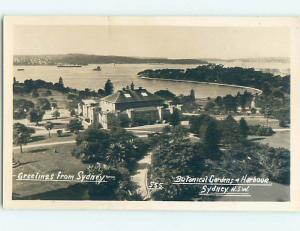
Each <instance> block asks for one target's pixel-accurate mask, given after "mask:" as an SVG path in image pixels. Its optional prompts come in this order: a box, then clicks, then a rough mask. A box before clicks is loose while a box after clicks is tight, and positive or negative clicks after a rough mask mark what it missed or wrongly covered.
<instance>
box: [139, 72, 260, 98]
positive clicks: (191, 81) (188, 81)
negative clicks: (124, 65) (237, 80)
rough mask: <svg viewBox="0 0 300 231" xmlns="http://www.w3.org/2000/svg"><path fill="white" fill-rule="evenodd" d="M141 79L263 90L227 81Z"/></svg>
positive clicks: (258, 91)
mask: <svg viewBox="0 0 300 231" xmlns="http://www.w3.org/2000/svg"><path fill="white" fill-rule="evenodd" d="M138 77H139V78H141V79H145V80H161V81H172V82H185V83H196V84H208V85H218V86H226V87H235V88H242V89H248V90H252V91H255V92H257V93H258V95H261V94H262V90H260V89H257V88H254V87H246V86H240V85H235V84H226V83H211V82H198V81H194V80H182V79H161V78H150V77H145V76H138Z"/></svg>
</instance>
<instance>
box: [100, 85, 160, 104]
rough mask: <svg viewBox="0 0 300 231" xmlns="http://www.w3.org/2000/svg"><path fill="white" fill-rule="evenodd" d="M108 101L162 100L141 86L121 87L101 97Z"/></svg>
mask: <svg viewBox="0 0 300 231" xmlns="http://www.w3.org/2000/svg"><path fill="white" fill-rule="evenodd" d="M101 100H102V101H107V102H110V103H134V102H145V101H164V99H163V98H161V97H160V96H157V95H154V94H152V93H150V92H149V91H147V90H146V89H143V88H136V89H134V88H133V87H131V88H129V87H127V88H123V89H122V90H119V91H117V92H116V93H114V94H111V95H108V96H106V97H104V98H102V99H101Z"/></svg>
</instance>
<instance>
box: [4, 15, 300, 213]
mask: <svg viewBox="0 0 300 231" xmlns="http://www.w3.org/2000/svg"><path fill="white" fill-rule="evenodd" d="M299 27H300V20H299V18H292V17H281V18H277V17H274V18H271V17H270V18H263V17H244V18H241V17H70V16H47V17H41V16H39V17H37V16H36V17H34V16H30V17H29V16H28V17H17V16H14V17H5V18H4V43H3V48H4V56H3V61H4V75H3V83H4V87H3V88H4V97H3V103H4V113H3V115H4V120H3V125H4V131H3V134H4V140H3V143H4V147H3V159H4V163H3V168H4V173H3V176H4V185H3V187H4V206H5V207H7V208H48V209H52V208H63V209H78V208H82V209H118V210H122V209H124V210H125V209H137V210H272V211H296V210H299V208H300V177H299V176H300V175H299V174H300V165H299V163H300V156H299V155H300V153H299V149H300V147H299V129H300V126H299V118H300V110H299V108H300V105H299V104H300V103H299V102H300V100H299V99H300V93H299V89H300V81H299V78H300V73H299V72H300V71H299V66H300V53H299V49H300V29H299ZM297 141H298V142H297Z"/></svg>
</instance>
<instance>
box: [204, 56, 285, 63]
mask: <svg viewBox="0 0 300 231" xmlns="http://www.w3.org/2000/svg"><path fill="white" fill-rule="evenodd" d="M204 60H205V61H207V62H212V63H215V62H268V63H271V62H280V63H288V62H290V59H289V58H288V57H262V58H240V59H204Z"/></svg>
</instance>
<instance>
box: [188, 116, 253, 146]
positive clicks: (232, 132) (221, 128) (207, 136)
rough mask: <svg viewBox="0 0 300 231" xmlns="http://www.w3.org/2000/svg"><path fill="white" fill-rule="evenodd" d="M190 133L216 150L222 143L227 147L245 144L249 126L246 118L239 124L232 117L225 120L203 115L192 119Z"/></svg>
mask: <svg viewBox="0 0 300 231" xmlns="http://www.w3.org/2000/svg"><path fill="white" fill-rule="evenodd" d="M189 123H190V131H191V132H192V133H194V134H196V135H198V136H199V137H200V138H201V139H203V143H204V144H205V145H206V146H207V147H214V149H216V148H217V147H218V144H220V142H221V143H222V144H225V145H235V144H241V143H245V142H246V140H247V136H248V134H249V126H248V124H247V122H246V121H245V119H244V118H242V119H241V120H240V121H239V122H237V121H236V120H235V119H234V118H233V117H232V116H231V115H228V116H227V117H226V118H225V119H224V120H220V121H219V120H216V119H214V118H213V117H211V116H209V115H206V114H202V115H200V116H194V117H192V118H190V121H189Z"/></svg>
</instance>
